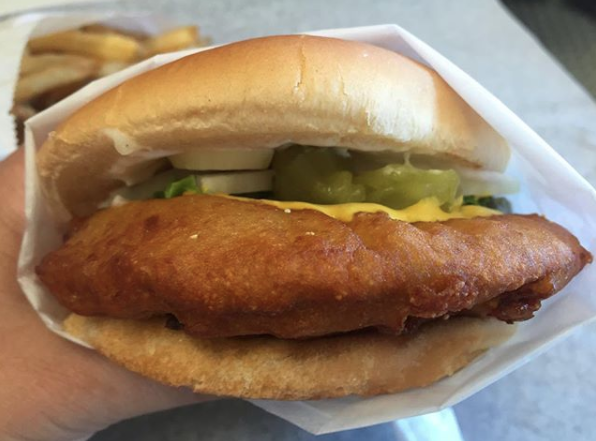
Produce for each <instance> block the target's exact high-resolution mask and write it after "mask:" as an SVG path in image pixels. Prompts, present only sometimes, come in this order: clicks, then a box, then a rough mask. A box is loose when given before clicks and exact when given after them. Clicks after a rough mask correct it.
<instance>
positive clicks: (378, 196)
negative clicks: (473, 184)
mask: <svg viewBox="0 0 596 441" xmlns="http://www.w3.org/2000/svg"><path fill="white" fill-rule="evenodd" d="M352 165H353V164H352V159H351V158H350V157H349V156H347V155H343V154H342V153H341V150H339V149H332V148H325V149H320V148H316V147H302V146H292V147H289V148H287V149H283V150H280V151H278V152H276V154H275V157H274V159H273V169H274V170H275V181H274V188H273V192H274V196H275V198H276V199H279V200H285V201H304V202H311V203H315V204H341V203H348V202H374V203H378V204H382V205H385V206H387V207H391V208H395V209H401V208H406V207H409V206H410V205H413V204H415V203H417V202H418V201H420V200H421V199H424V198H428V197H435V198H437V200H438V201H439V203H440V204H441V206H442V207H444V208H446V209H449V208H450V207H451V206H452V205H453V204H454V203H455V201H456V197H457V191H458V187H459V176H458V175H457V173H456V172H455V171H454V170H423V169H419V168H416V167H414V166H412V165H411V164H409V163H406V164H389V165H386V166H385V167H382V168H380V169H377V170H372V171H366V172H363V173H358V174H356V173H355V172H354V168H353V166H352Z"/></svg>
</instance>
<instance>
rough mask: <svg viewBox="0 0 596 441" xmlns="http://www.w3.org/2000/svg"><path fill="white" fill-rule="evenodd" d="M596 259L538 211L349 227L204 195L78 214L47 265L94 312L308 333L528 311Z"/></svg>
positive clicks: (374, 217) (203, 333)
mask: <svg viewBox="0 0 596 441" xmlns="http://www.w3.org/2000/svg"><path fill="white" fill-rule="evenodd" d="M590 261H591V255H590V254H589V253H588V251H586V250H585V249H584V248H582V247H581V245H580V244H579V242H578V241H577V239H576V238H575V237H574V236H573V235H571V234H570V233H569V232H568V231H567V230H565V229H564V228H562V227H561V226H559V225H557V224H554V223H552V222H549V221H547V220H546V219H544V218H542V217H540V216H537V215H529V216H521V215H503V216H493V217H489V218H474V219H454V220H450V221H446V222H420V223H406V222H401V221H396V220H391V219H390V218H389V217H388V216H387V215H386V214H381V213H377V214H370V213H360V214H357V215H356V216H355V217H354V219H353V220H352V222H349V223H345V222H341V221H338V220H335V219H333V218H331V217H329V216H326V215H324V214H322V213H319V212H316V211H312V210H293V211H291V212H290V213H286V212H285V211H283V210H280V209H278V208H275V207H272V206H268V205H265V204H261V203H258V202H246V201H238V200H232V199H227V198H222V197H217V196H205V195H194V196H183V197H178V198H173V199H168V200H148V201H140V202H132V203H129V204H126V205H124V206H121V207H113V208H109V209H105V210H102V211H99V212H97V213H96V214H94V215H93V216H91V217H90V218H87V219H84V220H78V221H75V222H74V223H73V228H72V231H71V232H70V234H69V237H68V238H67V239H66V241H65V243H64V244H63V246H62V247H61V248H60V249H58V250H56V251H54V252H52V253H50V254H48V255H47V256H46V257H45V258H44V259H43V261H42V262H41V264H40V265H39V266H38V268H37V273H38V275H39V277H40V279H41V280H42V282H43V283H44V284H45V285H46V286H47V287H48V288H49V290H50V291H51V292H52V293H53V294H54V295H55V296H56V298H57V299H58V300H59V301H60V303H62V304H63V305H64V306H65V307H67V308H68V309H70V310H71V311H74V312H76V313H78V314H81V315H105V316H110V317H119V318H147V317H151V316H156V315H163V314H173V315H174V316H175V317H176V318H177V319H178V320H179V321H180V322H181V323H182V325H183V327H184V330H185V331H186V332H188V333H189V334H191V335H194V336H198V337H228V336H238V335H253V334H271V335H275V336H277V337H282V338H304V337H314V336H320V335H328V334H333V333H338V332H346V331H351V330H355V329H361V328H366V327H377V328H379V329H381V330H383V331H386V332H392V333H396V334H399V333H401V332H402V331H403V330H404V329H407V328H409V327H411V326H412V325H415V324H416V323H418V322H421V321H425V320H428V319H434V318H438V317H447V316H448V315H452V314H457V313H460V314H461V313H464V314H473V315H493V316H496V317H497V318H499V319H501V320H505V321H515V320H524V319H527V318H530V317H532V315H533V312H534V311H535V310H536V309H538V308H539V307H540V301H541V300H542V299H544V298H547V297H549V296H550V295H552V294H554V293H556V292H557V291H559V290H560V289H561V288H563V287H564V286H565V285H566V284H567V283H568V282H569V280H571V278H573V276H575V275H576V274H577V273H578V272H579V271H580V270H581V269H582V268H583V267H584V265H586V263H588V262H590Z"/></svg>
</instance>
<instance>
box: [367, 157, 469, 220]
mask: <svg viewBox="0 0 596 441" xmlns="http://www.w3.org/2000/svg"><path fill="white" fill-rule="evenodd" d="M355 182H356V183H358V184H362V185H364V186H365V187H366V200H367V202H375V203H377V204H381V205H385V206H387V207H391V208H395V209H402V208H406V207H409V206H410V205H414V204H415V203H416V202H418V201H420V200H422V199H424V198H428V197H435V198H436V199H437V200H438V202H439V204H440V205H441V206H442V207H443V208H447V209H448V208H450V206H451V205H453V204H454V202H455V199H456V195H457V189H458V187H459V176H458V175H457V173H456V172H455V171H454V170H423V169H419V168H416V167H414V166H412V165H410V164H407V163H406V164H389V165H386V166H385V167H383V168H380V169H378V170H373V171H369V172H365V173H362V174H361V175H360V176H358V177H357V178H356V179H355Z"/></svg>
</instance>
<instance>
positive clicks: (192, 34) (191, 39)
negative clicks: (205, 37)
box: [145, 26, 199, 55]
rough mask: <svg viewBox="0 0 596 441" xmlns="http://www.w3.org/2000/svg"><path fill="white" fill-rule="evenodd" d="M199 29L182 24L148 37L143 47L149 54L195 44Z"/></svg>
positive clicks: (184, 47)
mask: <svg viewBox="0 0 596 441" xmlns="http://www.w3.org/2000/svg"><path fill="white" fill-rule="evenodd" d="M198 38H199V31H198V29H197V27H196V26H183V27H179V28H175V29H172V30H170V31H167V32H164V33H163V34H159V35H156V36H155V37H152V38H149V39H148V40H147V41H146V42H145V48H146V49H147V53H148V54H149V55H155V54H163V53H165V52H174V51H179V50H181V49H186V48H189V47H193V46H196V44H197V42H198Z"/></svg>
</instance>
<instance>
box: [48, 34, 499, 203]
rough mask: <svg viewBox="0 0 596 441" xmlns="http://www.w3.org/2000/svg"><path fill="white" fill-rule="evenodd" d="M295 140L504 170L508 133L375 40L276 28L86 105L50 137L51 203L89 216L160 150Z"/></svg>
mask: <svg viewBox="0 0 596 441" xmlns="http://www.w3.org/2000/svg"><path fill="white" fill-rule="evenodd" d="M287 143H297V144H304V145H315V146H321V147H326V146H342V147H347V148H351V149H357V150H370V151H379V150H393V151H398V152H403V151H409V152H412V153H417V154H425V155H435V156H441V157H445V158H449V159H450V160H455V161H456V162H460V163H463V164H465V165H468V166H473V167H479V168H485V169H489V170H498V171H500V170H503V169H504V167H505V166H506V164H507V162H508V159H509V154H510V153H509V147H508V145H507V143H506V141H505V140H504V139H503V138H502V137H501V136H500V135H499V134H498V133H496V132H495V131H494V130H493V129H492V128H491V127H490V126H489V125H488V124H487V123H486V122H485V121H484V120H483V119H482V118H481V117H480V116H479V115H478V114H477V113H476V112H475V111H474V110H473V109H471V108H470V107H469V106H468V105H467V104H466V103H465V102H464V101H463V100H462V99H461V98H460V97H459V96H458V95H457V94H456V93H455V92H454V91H453V90H452V89H451V88H450V87H449V86H448V85H447V83H445V81H444V80H442V79H441V77H440V76H439V75H437V74H436V73H435V72H434V71H432V70H431V69H429V68H427V67H425V66H423V65H421V64H419V63H416V62H414V61H412V60H410V59H408V58H406V57H404V56H402V55H399V54H397V53H394V52H391V51H387V50H385V49H381V48H379V47H375V46H371V45H367V44H363V43H357V42H351V41H344V40H338V39H332V38H323V37H313V36H305V35H299V36H296V35H295V36H276V37H266V38H258V39H253V40H247V41H242V42H239V43H234V44H230V45H226V46H222V47H219V48H215V49H212V50H208V51H204V52H200V53H197V54H194V55H191V56H188V57H185V58H182V59H180V60H178V61H175V62H173V63H170V64H167V65H164V66H162V67H160V68H158V69H155V70H152V71H149V72H146V73H144V74H142V75H139V76H137V77H135V78H132V79H130V80H129V81H126V82H124V83H122V84H121V85H119V86H117V87H116V88H114V89H112V90H110V91H108V92H106V93H105V94H103V95H101V96H100V97H98V98H97V99H95V100H93V101H91V102H90V103H88V104H87V105H85V106H83V107H82V108H80V109H79V110H78V111H77V112H75V113H74V114H73V115H72V116H70V117H69V118H68V119H66V121H64V122H63V123H62V124H61V125H60V126H59V127H58V128H57V130H56V131H55V132H53V133H52V134H51V135H50V136H49V138H48V139H47V141H46V142H45V143H44V144H43V146H42V148H41V150H40V152H39V155H38V171H39V175H40V177H41V184H42V185H41V186H42V188H43V189H44V191H45V193H46V195H47V196H48V197H49V198H50V200H51V202H50V205H53V206H55V207H56V208H57V209H58V210H59V211H61V212H62V213H65V214H67V213H70V214H76V215H84V214H88V213H90V212H91V211H93V210H94V209H95V208H96V206H97V204H98V203H99V202H101V201H102V200H103V199H105V197H106V196H107V194H108V193H109V192H110V191H111V190H113V189H115V188H117V187H119V186H122V185H123V183H124V182H126V183H128V182H134V181H138V180H140V179H143V177H144V176H146V175H148V174H150V173H151V172H152V171H153V169H154V168H155V167H156V166H157V165H158V164H157V163H156V160H155V157H160V156H161V157H163V156H166V155H168V154H173V153H177V152H182V151H186V150H190V149H197V148H205V147H209V148H213V147H217V148H219V147H222V148H224V147H235V148H275V147H278V146H280V145H284V144H287Z"/></svg>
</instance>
